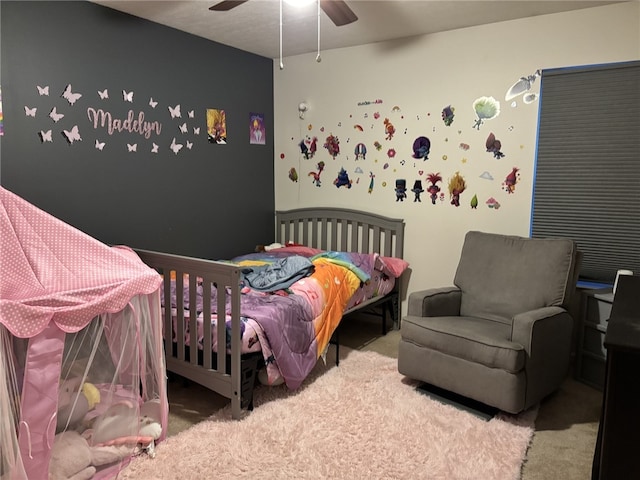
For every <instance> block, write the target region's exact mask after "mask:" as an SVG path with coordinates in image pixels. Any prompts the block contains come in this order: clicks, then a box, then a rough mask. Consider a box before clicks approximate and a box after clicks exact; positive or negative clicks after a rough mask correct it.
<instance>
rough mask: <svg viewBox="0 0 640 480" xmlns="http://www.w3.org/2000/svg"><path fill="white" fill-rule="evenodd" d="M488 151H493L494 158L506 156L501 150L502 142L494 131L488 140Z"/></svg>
mask: <svg viewBox="0 0 640 480" xmlns="http://www.w3.org/2000/svg"><path fill="white" fill-rule="evenodd" d="M486 147H487V152H491V153H493V158H497V159H501V158H502V157H504V153H502V152H501V151H500V149H501V148H502V142H501V141H500V140H498V139H496V136H495V135H494V134H493V133H490V134H489V136H488V137H487V141H486Z"/></svg>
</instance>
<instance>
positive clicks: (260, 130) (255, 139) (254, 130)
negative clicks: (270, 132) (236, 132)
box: [249, 113, 267, 145]
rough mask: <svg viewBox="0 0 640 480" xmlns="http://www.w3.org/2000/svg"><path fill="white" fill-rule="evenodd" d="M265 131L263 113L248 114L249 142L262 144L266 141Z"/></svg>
mask: <svg viewBox="0 0 640 480" xmlns="http://www.w3.org/2000/svg"><path fill="white" fill-rule="evenodd" d="M266 136H267V132H266V129H265V126H264V114H263V113H250V114H249V143H251V144H255V145H264V144H265V143H266V141H267V139H266Z"/></svg>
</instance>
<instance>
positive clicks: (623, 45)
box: [274, 2, 640, 312]
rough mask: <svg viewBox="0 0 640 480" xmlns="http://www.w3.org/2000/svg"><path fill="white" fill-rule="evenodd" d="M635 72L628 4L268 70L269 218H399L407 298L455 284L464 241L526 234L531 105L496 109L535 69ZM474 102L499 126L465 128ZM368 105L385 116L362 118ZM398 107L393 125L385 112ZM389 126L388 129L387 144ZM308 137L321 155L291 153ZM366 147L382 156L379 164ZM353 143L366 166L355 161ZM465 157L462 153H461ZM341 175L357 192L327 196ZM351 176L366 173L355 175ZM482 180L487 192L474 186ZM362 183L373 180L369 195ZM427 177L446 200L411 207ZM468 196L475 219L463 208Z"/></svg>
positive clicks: (519, 102) (638, 37) (425, 198)
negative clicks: (400, 191) (333, 149)
mask: <svg viewBox="0 0 640 480" xmlns="http://www.w3.org/2000/svg"><path fill="white" fill-rule="evenodd" d="M310 34H311V32H310ZM638 59H640V4H639V3H638V2H631V3H623V4H616V5H611V6H606V7H596V8H590V9H586V10H579V11H576V12H570V13H561V14H554V15H545V16H540V17H533V18H531V19H524V20H516V21H509V22H502V23H496V24H492V25H486V26H481V27H474V28H467V29H462V30H455V31H451V32H444V33H440V34H435V35H427V36H419V37H413V38H410V39H405V40H401V41H393V42H383V43H376V44H369V45H363V46H359V47H352V48H344V49H336V50H330V51H324V52H322V62H321V63H316V62H315V54H309V55H299V56H294V57H287V58H285V59H284V69H283V70H280V69H279V68H278V62H277V61H276V62H275V63H274V89H275V95H274V102H275V133H274V134H275V155H276V158H275V190H276V199H275V200H276V208H277V209H290V208H297V207H309V206H337V207H345V208H355V209H362V210H367V211H371V212H376V213H380V214H383V215H388V216H392V217H400V218H404V219H405V222H406V242H405V258H406V259H407V260H408V261H409V262H410V264H411V268H412V272H411V275H410V278H409V281H408V285H407V290H408V291H409V292H410V291H413V290H417V289H422V288H427V287H433V286H442V285H447V284H451V282H452V280H453V276H454V274H455V268H456V265H457V261H458V258H459V253H460V248H461V246H462V241H463V237H464V234H465V232H467V231H468V230H471V229H477V230H484V231H491V232H499V233H508V234H516V235H523V236H527V235H528V234H529V226H530V216H531V198H532V189H533V180H534V174H535V171H534V166H535V165H534V164H535V147H536V129H537V118H538V102H537V101H535V102H533V103H531V104H525V103H524V102H523V98H522V96H519V97H517V98H516V106H515V107H514V106H511V101H505V93H506V92H507V90H508V89H509V87H510V86H511V85H513V84H514V83H515V82H516V81H518V79H519V78H520V77H522V76H527V75H531V74H533V73H534V72H535V71H536V70H537V69H549V68H557V67H564V66H574V65H586V64H597V63H609V62H620V61H630V60H638ZM539 87H540V79H538V80H537V81H536V82H535V83H534V84H533V88H532V89H531V90H530V92H533V93H539ZM482 96H492V97H494V98H495V99H496V100H498V101H499V102H500V105H501V112H500V114H499V115H498V116H497V117H496V118H494V119H491V120H486V121H485V122H484V123H483V124H482V125H481V126H480V127H479V128H474V127H473V126H474V123H475V122H476V119H477V116H476V112H475V110H474V109H473V107H472V105H473V102H474V100H476V99H477V98H479V97H482ZM375 100H382V103H379V104H369V105H358V104H359V103H361V102H366V101H369V102H373V101H375ZM301 101H304V102H306V103H307V104H308V105H309V110H308V111H307V112H306V115H305V118H304V120H300V119H299V118H298V104H299V103H300V102H301ZM447 105H452V106H453V107H454V108H455V118H454V121H453V123H452V124H451V125H450V126H446V125H445V124H444V122H443V121H442V118H441V112H442V109H443V108H444V107H446V106H447ZM396 106H397V107H399V111H394V107H396ZM376 112H377V113H379V114H380V117H379V118H378V119H375V118H374V113H376ZM385 118H389V119H390V120H391V122H392V123H393V124H394V126H395V128H396V134H395V135H394V137H393V139H392V140H389V141H386V140H385V131H384V125H383V120H384V119H385ZM355 125H360V126H362V127H363V131H359V130H358V129H357V128H355ZM322 129H323V130H322ZM405 132H406V133H405ZM492 132H493V133H494V134H495V136H496V138H497V139H499V140H500V141H501V142H502V148H501V151H502V152H503V153H504V154H505V156H504V157H503V158H501V159H496V158H494V156H493V155H492V154H491V153H489V152H487V151H486V147H485V144H486V140H487V137H488V135H489V134H490V133H492ZM330 134H332V135H335V136H337V137H338V138H339V140H340V154H339V155H338V156H337V157H336V159H333V158H332V157H331V156H330V155H329V153H328V151H327V150H326V149H324V148H323V147H322V144H323V143H324V141H325V139H326V137H327V136H328V135H330ZM314 135H315V136H317V137H318V150H317V152H316V154H315V156H314V157H313V158H312V159H305V158H304V157H303V156H302V154H301V150H300V148H299V146H298V144H299V142H300V141H301V140H302V139H304V138H305V137H306V136H309V137H311V136H314ZM418 136H426V137H428V138H429V139H430V141H431V151H430V154H429V159H428V160H422V159H418V160H416V159H413V158H412V153H413V150H412V144H413V141H414V139H415V138H416V137H418ZM375 141H378V142H380V143H381V144H382V149H381V150H380V151H377V150H376V149H375V148H374V142H375ZM359 142H362V143H364V144H365V145H366V147H367V151H368V153H367V156H366V159H364V160H362V159H361V160H357V161H356V160H355V154H354V148H355V146H356V144H357V143H359ZM460 143H465V144H468V145H469V149H468V150H463V149H461V148H460V146H459V145H460ZM389 148H394V149H395V150H396V152H397V154H396V156H395V157H394V158H393V159H390V158H388V156H387V153H386V152H387V150H388V149H389ZM445 158H446V159H445ZM321 160H322V161H324V163H325V170H324V171H323V172H322V174H321V180H322V185H321V187H316V186H315V185H314V184H313V181H312V180H313V179H312V177H309V176H308V173H309V172H311V171H316V165H317V163H318V162H319V161H321ZM385 163H388V164H389V166H388V168H386V169H385V168H384V164H385ZM292 167H293V168H295V169H296V171H297V172H298V181H297V182H293V181H291V180H290V179H289V176H288V173H289V170H290V169H291V168H292ZM341 167H343V168H344V169H345V170H346V171H347V173H348V175H349V177H350V179H351V180H352V182H353V183H352V188H350V189H347V188H346V187H340V188H338V187H336V186H335V185H334V184H333V181H334V180H335V179H336V177H337V174H338V171H339V170H340V168H341ZM358 167H359V168H360V169H361V170H362V172H363V173H361V174H359V173H356V169H357V168H358ZM513 167H517V168H519V175H520V177H519V182H518V183H517V184H516V186H515V191H514V192H513V193H511V194H509V193H507V192H506V191H505V190H504V189H503V185H502V184H503V182H504V180H505V178H506V177H507V175H508V174H509V173H510V172H511V170H512V168H513ZM485 171H487V172H489V173H490V174H491V175H492V176H493V180H488V179H484V178H480V175H481V174H482V173H483V172H485ZM369 172H373V173H374V174H375V179H374V180H375V186H374V189H373V191H372V192H371V193H368V186H369ZM431 172H439V173H440V174H441V176H442V177H443V182H441V184H440V186H441V188H442V192H444V193H445V200H444V201H440V200H438V201H437V204H436V205H432V204H431V202H430V200H429V194H428V193H427V192H424V193H422V194H421V199H422V202H421V203H417V202H414V201H413V200H414V194H413V193H412V192H411V191H410V190H411V188H412V187H413V183H414V180H416V179H421V180H422V185H423V188H424V189H425V190H426V188H427V186H428V182H427V181H426V175H427V174H428V173H431ZM455 172H460V174H461V175H462V176H463V177H464V179H465V181H466V183H467V190H466V191H465V192H464V193H463V194H462V195H461V199H460V206H459V207H455V206H453V205H451V204H450V201H449V194H448V189H447V185H448V182H449V179H450V178H451V177H452V176H453V175H454V174H455ZM398 178H404V179H406V182H407V189H408V191H407V198H406V199H405V200H404V201H403V202H396V196H395V193H394V186H395V180H396V179H398ZM384 182H386V186H383V184H384ZM474 194H475V195H477V198H478V201H479V205H478V207H477V209H472V208H471V206H470V202H471V199H472V197H473V196H474ZM490 197H493V198H495V199H496V200H498V202H499V203H500V208H499V209H498V210H496V209H495V208H493V209H492V208H489V207H487V206H486V205H485V201H486V200H487V199H488V198H490ZM403 311H405V312H406V308H405V309H403Z"/></svg>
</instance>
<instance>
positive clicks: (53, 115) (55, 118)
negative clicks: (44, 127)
mask: <svg viewBox="0 0 640 480" xmlns="http://www.w3.org/2000/svg"><path fill="white" fill-rule="evenodd" d="M49 117H51V120H53V121H54V122H56V123H57V122H58V120H60V119H61V118H62V117H64V113H58V112H57V110H56V107H53V108H52V109H51V112H50V113H49Z"/></svg>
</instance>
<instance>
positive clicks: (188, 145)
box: [187, 140, 193, 150]
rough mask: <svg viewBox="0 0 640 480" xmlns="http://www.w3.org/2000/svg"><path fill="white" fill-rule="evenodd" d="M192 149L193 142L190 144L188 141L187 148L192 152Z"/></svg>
mask: <svg viewBox="0 0 640 480" xmlns="http://www.w3.org/2000/svg"><path fill="white" fill-rule="evenodd" d="M191 147H193V142H190V141H189V140H187V148H188V149H189V150H191Z"/></svg>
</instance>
